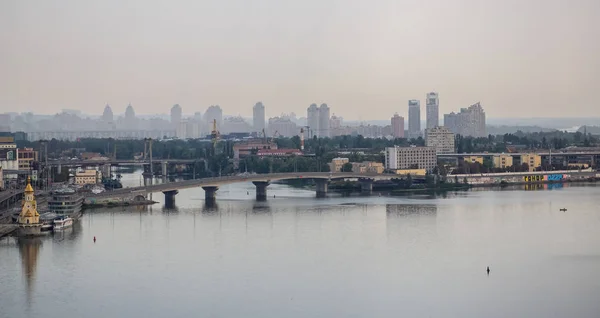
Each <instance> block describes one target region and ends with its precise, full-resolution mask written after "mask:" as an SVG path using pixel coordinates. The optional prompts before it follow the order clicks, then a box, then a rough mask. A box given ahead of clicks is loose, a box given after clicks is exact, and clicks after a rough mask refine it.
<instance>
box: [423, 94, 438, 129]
mask: <svg viewBox="0 0 600 318" xmlns="http://www.w3.org/2000/svg"><path fill="white" fill-rule="evenodd" d="M426 112H427V129H430V128H435V127H437V126H439V125H440V99H439V96H438V93H436V92H431V93H427V97H426Z"/></svg>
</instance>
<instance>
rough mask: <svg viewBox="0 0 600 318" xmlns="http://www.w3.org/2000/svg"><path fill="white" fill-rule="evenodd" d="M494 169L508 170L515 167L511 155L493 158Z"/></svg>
mask: <svg viewBox="0 0 600 318" xmlns="http://www.w3.org/2000/svg"><path fill="white" fill-rule="evenodd" d="M493 162H494V168H502V169H504V168H508V167H512V165H513V157H512V156H511V155H506V154H501V155H498V156H494V158H493Z"/></svg>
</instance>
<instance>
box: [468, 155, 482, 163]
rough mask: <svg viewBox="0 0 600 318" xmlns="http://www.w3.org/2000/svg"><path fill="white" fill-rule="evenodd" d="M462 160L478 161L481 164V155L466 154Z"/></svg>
mask: <svg viewBox="0 0 600 318" xmlns="http://www.w3.org/2000/svg"><path fill="white" fill-rule="evenodd" d="M463 160H464V161H466V162H468V163H476V162H478V163H480V164H483V157H482V156H468V157H464V158H463Z"/></svg>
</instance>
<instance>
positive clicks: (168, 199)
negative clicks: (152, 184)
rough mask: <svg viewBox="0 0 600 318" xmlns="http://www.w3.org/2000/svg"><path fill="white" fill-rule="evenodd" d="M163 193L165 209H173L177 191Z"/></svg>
mask: <svg viewBox="0 0 600 318" xmlns="http://www.w3.org/2000/svg"><path fill="white" fill-rule="evenodd" d="M163 193H164V195H165V207H166V208H167V209H173V208H175V196H176V195H177V193H179V191H177V190H172V191H165V192H163Z"/></svg>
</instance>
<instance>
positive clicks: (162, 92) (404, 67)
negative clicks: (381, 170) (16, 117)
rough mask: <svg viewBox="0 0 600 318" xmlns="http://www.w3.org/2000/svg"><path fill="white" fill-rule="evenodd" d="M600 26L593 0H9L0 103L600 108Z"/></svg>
mask: <svg viewBox="0 0 600 318" xmlns="http://www.w3.org/2000/svg"><path fill="white" fill-rule="evenodd" d="M598 39H600V1H598V0H575V1H559V0H547V1H541V0H539V1H538V0H531V1H516V0H505V1H487V0H484V1H481V0H479V1H476V0H455V1H448V0H433V1H427V2H425V1H412V0H411V1H398V0H381V1H375V2H368V1H358V0H346V1H340V0H319V1H315V0H306V1H282V0H266V1H261V2H255V1H242V0H231V1H216V0H215V1H212V0H211V1H192V0H190V1H153V0H143V1H142V0H131V1H115V0H106V1H79V0H65V1H42V0H32V1H19V0H5V1H1V2H0V43H2V49H1V50H0V112H26V111H32V112H35V113H46V114H53V113H56V112H59V111H60V110H61V109H65V108H66V109H80V110H82V111H83V112H85V113H89V114H98V115H100V114H102V111H103V109H104V106H105V104H107V103H108V104H110V105H111V106H112V108H113V111H114V112H115V114H122V113H124V112H125V108H126V107H127V105H128V104H129V103H131V104H132V105H133V106H134V107H135V111H136V113H137V114H153V113H163V114H166V113H169V111H170V108H171V107H172V106H173V105H174V104H179V105H181V107H182V111H183V113H184V114H185V115H192V114H194V113H195V112H202V113H204V112H205V111H206V109H207V107H208V106H210V105H220V106H221V107H222V108H223V109H224V110H225V112H226V113H227V114H231V115H238V114H239V115H241V116H245V117H251V116H252V113H253V106H254V105H255V104H256V103H257V102H258V101H262V103H263V104H264V106H265V112H266V116H267V117H272V116H277V115H279V114H281V113H283V112H285V113H289V112H296V113H297V114H299V115H302V116H304V115H305V114H306V109H307V107H308V106H309V105H310V104H312V103H317V104H318V105H320V104H322V103H326V104H327V105H328V106H329V107H330V108H331V112H332V114H333V113H336V114H339V115H341V116H343V117H344V118H345V119H347V120H374V119H387V120H389V118H391V117H392V116H393V115H394V114H395V113H398V114H399V115H400V116H403V117H405V118H408V100H411V99H415V100H419V101H421V107H425V105H426V102H425V97H426V94H427V93H429V92H437V93H439V113H440V116H442V114H445V113H449V112H451V111H457V110H459V109H460V108H461V107H468V106H470V105H472V104H474V103H476V102H481V105H482V106H483V107H484V108H485V111H486V113H487V116H488V117H588V116H600V104H599V103H598V98H597V97H596V96H595V94H596V93H597V91H598V88H599V87H600V41H598ZM422 114H425V109H424V108H422ZM422 116H423V115H422ZM421 118H422V119H424V116H423V117H421Z"/></svg>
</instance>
